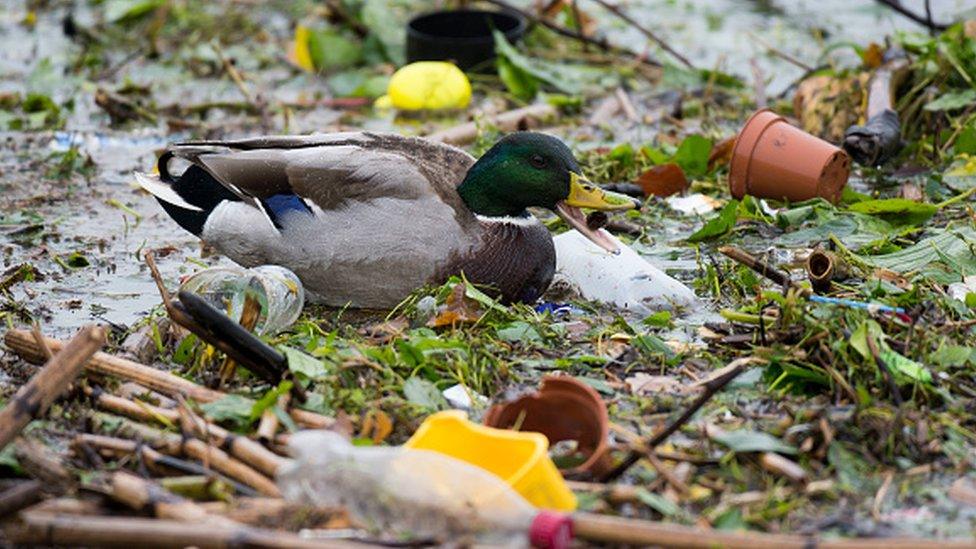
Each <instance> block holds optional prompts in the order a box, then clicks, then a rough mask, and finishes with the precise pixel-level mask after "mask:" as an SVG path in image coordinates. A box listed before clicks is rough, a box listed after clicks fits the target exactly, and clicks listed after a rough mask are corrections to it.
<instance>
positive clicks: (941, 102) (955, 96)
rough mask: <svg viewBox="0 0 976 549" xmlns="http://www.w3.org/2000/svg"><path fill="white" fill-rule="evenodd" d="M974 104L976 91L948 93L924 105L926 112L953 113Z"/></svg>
mask: <svg viewBox="0 0 976 549" xmlns="http://www.w3.org/2000/svg"><path fill="white" fill-rule="evenodd" d="M973 103H976V90H973V89H969V90H961V91H949V92H946V93H944V94H942V95H941V96H939V98H938V99H936V100H935V101H932V102H931V103H929V104H927V105H925V110H927V111H954V110H958V109H962V108H964V107H968V106H970V105H972V104H973Z"/></svg>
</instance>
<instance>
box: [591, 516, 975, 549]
mask: <svg viewBox="0 0 976 549" xmlns="http://www.w3.org/2000/svg"><path fill="white" fill-rule="evenodd" d="M573 530H574V532H575V534H576V537H577V538H578V539H580V540H585V541H593V542H601V543H605V544H611V545H632V546H638V547H639V546H654V547H670V548H683V549H711V548H713V547H723V548H724V549H898V548H904V549H908V548H912V549H943V548H945V549H963V548H971V547H972V546H973V540H972V539H958V538H957V539H932V540H928V539H921V538H868V539H843V538H840V539H818V538H816V537H814V536H800V535H788V534H766V533H761V532H723V531H720V530H705V529H702V528H694V527H691V526H682V525H680V524H673V523H663V522H655V521H649V520H638V519H628V518H620V517H611V516H606V515H597V514H593V513H575V514H574V515H573Z"/></svg>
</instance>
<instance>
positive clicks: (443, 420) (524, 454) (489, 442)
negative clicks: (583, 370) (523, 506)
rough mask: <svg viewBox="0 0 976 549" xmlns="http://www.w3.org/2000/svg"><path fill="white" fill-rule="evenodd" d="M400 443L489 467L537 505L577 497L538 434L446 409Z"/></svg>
mask: <svg viewBox="0 0 976 549" xmlns="http://www.w3.org/2000/svg"><path fill="white" fill-rule="evenodd" d="M404 446H405V447H406V448H413V449H418V450H432V451H434V452H439V453H441V454H445V455H448V456H451V457H453V458H456V459H460V460H462V461H465V462H467V463H470V464H472V465H475V466H478V467H481V468H482V469H485V470H487V471H490V472H491V473H493V474H495V475H498V476H499V477H500V478H502V479H504V481H505V482H507V483H508V484H509V486H511V487H512V488H513V489H515V491H516V492H518V493H519V494H522V496H524V497H525V499H527V500H529V503H531V504H533V505H535V506H537V507H541V508H543V509H554V510H557V511H572V510H574V509H576V496H575V495H573V492H572V491H570V489H569V488H568V487H567V486H566V482H565V481H564V480H563V477H562V475H560V474H559V470H558V469H557V468H556V465H555V464H554V463H553V462H552V460H551V459H549V454H548V453H547V450H548V448H549V442H548V441H547V440H546V437H545V436H543V435H541V434H539V433H519V432H515V431H508V430H505V429H493V428H491V427H485V426H484V425H478V424H477V423H472V422H470V421H468V417H467V414H465V413H464V412H461V411H456V410H449V411H446V412H439V413H436V414H434V415H432V416H429V417H428V418H427V419H426V420H424V423H423V424H422V425H421V426H420V428H419V429H417V432H416V433H414V435H413V436H412V437H410V440H408V441H407V443H406V444H405V445H404Z"/></svg>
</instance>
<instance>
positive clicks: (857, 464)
mask: <svg viewBox="0 0 976 549" xmlns="http://www.w3.org/2000/svg"><path fill="white" fill-rule="evenodd" d="M827 461H829V462H830V464H831V465H832V466H833V467H834V470H835V471H837V478H838V480H840V484H841V488H843V489H844V490H847V491H859V490H860V489H861V487H862V486H863V485H864V483H865V480H866V479H867V478H869V473H870V471H871V467H870V466H869V465H868V464H867V463H865V462H864V460H862V459H861V458H860V456H858V455H857V454H854V453H853V452H851V451H849V450H848V449H847V448H845V447H844V446H843V444H842V443H841V442H839V441H836V440H835V441H833V442H831V443H830V448H828V449H827Z"/></svg>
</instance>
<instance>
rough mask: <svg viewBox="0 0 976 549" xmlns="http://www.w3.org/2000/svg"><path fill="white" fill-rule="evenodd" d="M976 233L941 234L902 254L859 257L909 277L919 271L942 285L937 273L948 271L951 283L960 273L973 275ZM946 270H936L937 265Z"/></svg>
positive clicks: (946, 232)
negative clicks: (908, 274) (909, 274)
mask: <svg viewBox="0 0 976 549" xmlns="http://www.w3.org/2000/svg"><path fill="white" fill-rule="evenodd" d="M974 247H976V230H973V229H972V228H969V227H965V228H962V229H958V230H947V231H941V232H939V233H938V234H935V235H934V236H931V237H928V238H925V239H922V240H919V241H918V242H916V243H915V244H913V245H912V246H909V247H907V248H905V249H903V250H900V251H897V252H894V253H890V254H885V255H876V256H860V258H861V260H863V261H864V262H865V263H867V264H869V265H872V266H875V267H881V268H883V269H888V270H891V271H895V272H896V273H908V272H914V271H922V272H923V274H925V275H926V276H930V277H933V278H935V279H936V280H939V281H941V278H940V277H939V276H938V275H939V273H940V272H941V273H945V272H946V271H947V270H948V271H949V272H950V273H952V277H951V278H952V280H949V281H948V282H955V281H956V280H958V279H959V276H958V275H959V274H960V273H969V274H972V273H976V253H973V250H974ZM940 262H941V266H943V267H946V268H942V269H940V268H939V266H940V265H939V264H940Z"/></svg>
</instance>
